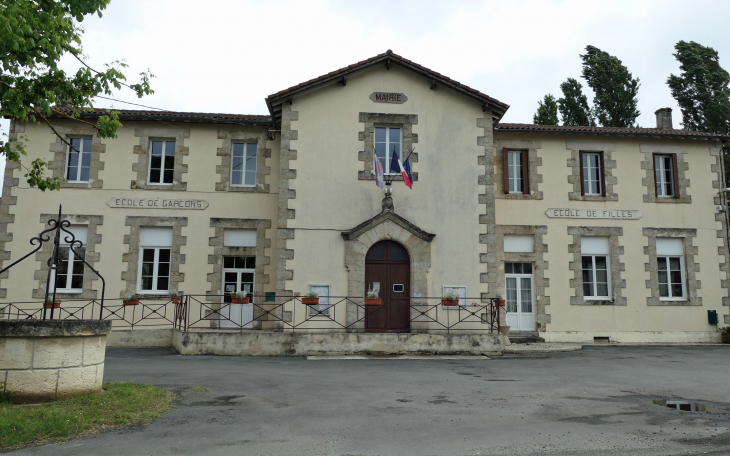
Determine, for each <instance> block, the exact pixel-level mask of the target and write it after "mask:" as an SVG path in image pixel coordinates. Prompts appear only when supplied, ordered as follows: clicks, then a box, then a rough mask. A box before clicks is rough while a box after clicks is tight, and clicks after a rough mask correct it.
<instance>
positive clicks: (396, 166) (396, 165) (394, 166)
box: [390, 147, 413, 189]
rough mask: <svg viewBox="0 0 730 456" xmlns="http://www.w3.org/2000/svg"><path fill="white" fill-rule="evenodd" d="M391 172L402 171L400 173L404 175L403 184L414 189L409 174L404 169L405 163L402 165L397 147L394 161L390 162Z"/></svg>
mask: <svg viewBox="0 0 730 456" xmlns="http://www.w3.org/2000/svg"><path fill="white" fill-rule="evenodd" d="M390 171H391V172H398V171H400V173H401V174H402V175H403V182H405V184H406V185H407V186H408V188H410V189H413V184H412V183H411V179H410V178H409V177H408V173H406V170H405V168H403V163H401V161H400V158H398V153H397V152H396V151H395V147H394V148H393V159H392V160H391V161H390Z"/></svg>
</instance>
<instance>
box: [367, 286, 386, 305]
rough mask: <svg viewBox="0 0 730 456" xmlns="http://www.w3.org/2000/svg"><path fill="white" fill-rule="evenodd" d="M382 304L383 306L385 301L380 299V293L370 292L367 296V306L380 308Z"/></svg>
mask: <svg viewBox="0 0 730 456" xmlns="http://www.w3.org/2000/svg"><path fill="white" fill-rule="evenodd" d="M381 304H383V300H382V299H380V296H379V295H378V292H377V291H375V290H368V292H367V294H366V295H365V305H366V306H379V305H381Z"/></svg>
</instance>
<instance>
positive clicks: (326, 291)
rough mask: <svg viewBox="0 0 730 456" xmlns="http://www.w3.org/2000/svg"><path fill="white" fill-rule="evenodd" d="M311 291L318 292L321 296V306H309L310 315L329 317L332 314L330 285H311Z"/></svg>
mask: <svg viewBox="0 0 730 456" xmlns="http://www.w3.org/2000/svg"><path fill="white" fill-rule="evenodd" d="M309 291H316V292H317V294H318V295H319V305H316V306H307V307H308V308H309V315H327V316H329V314H330V286H329V285H310V286H309Z"/></svg>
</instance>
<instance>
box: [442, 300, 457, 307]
mask: <svg viewBox="0 0 730 456" xmlns="http://www.w3.org/2000/svg"><path fill="white" fill-rule="evenodd" d="M441 305H442V306H458V305H459V300H458V299H457V300H456V301H449V300H448V299H442V300H441Z"/></svg>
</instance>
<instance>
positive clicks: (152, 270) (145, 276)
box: [137, 228, 172, 293]
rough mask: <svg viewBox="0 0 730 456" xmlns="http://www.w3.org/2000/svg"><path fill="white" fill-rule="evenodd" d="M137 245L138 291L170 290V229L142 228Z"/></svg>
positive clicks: (160, 291) (156, 291) (161, 291)
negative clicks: (138, 261) (138, 262)
mask: <svg viewBox="0 0 730 456" xmlns="http://www.w3.org/2000/svg"><path fill="white" fill-rule="evenodd" d="M139 245H140V247H139V253H140V255H139V258H140V267H139V277H138V282H137V283H139V291H140V292H149V293H164V292H167V291H168V290H169V289H170V264H171V262H172V228H142V229H141V230H140V234H139Z"/></svg>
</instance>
